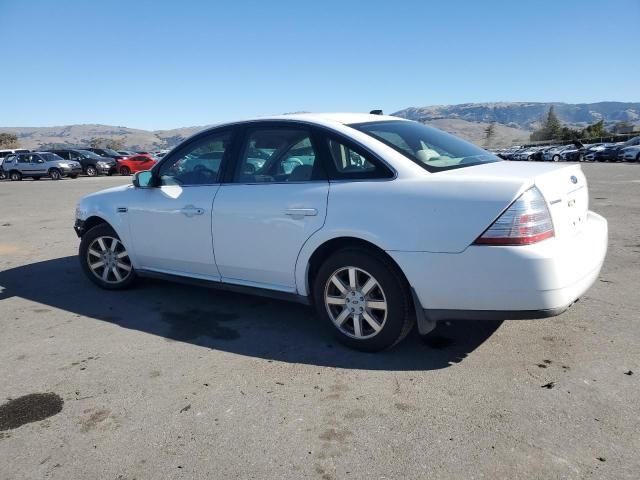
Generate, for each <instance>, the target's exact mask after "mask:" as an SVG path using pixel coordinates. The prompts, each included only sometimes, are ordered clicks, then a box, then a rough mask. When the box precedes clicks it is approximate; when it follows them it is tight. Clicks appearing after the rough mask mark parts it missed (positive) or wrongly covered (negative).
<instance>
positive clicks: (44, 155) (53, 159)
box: [40, 153, 64, 162]
mask: <svg viewBox="0 0 640 480" xmlns="http://www.w3.org/2000/svg"><path fill="white" fill-rule="evenodd" d="M40 156H41V157H42V158H44V159H45V160H46V161H47V162H58V161H60V160H64V158H62V157H60V156H58V155H56V154H55V153H41V154H40Z"/></svg>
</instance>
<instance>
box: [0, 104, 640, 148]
mask: <svg viewBox="0 0 640 480" xmlns="http://www.w3.org/2000/svg"><path fill="white" fill-rule="evenodd" d="M551 106H553V107H554V109H555V112H556V115H557V116H558V118H559V119H560V121H561V122H563V123H565V124H567V125H568V126H571V127H574V128H582V127H584V126H586V125H588V124H590V123H594V122H597V121H599V120H604V121H605V125H607V126H608V127H611V126H613V125H614V124H615V123H617V122H628V123H629V124H631V125H639V126H640V102H613V101H603V102H595V103H564V102H484V103H461V104H455V105H428V106H424V107H407V108H404V109H402V110H399V111H397V112H395V113H393V114H392V115H395V116H398V117H402V118H407V119H410V120H416V121H419V122H423V123H428V124H430V125H433V126H434V127H436V128H440V129H442V130H444V131H447V132H449V133H452V134H455V135H459V136H461V137H463V138H465V139H467V140H469V141H471V142H474V143H477V144H479V145H482V146H485V145H484V139H485V133H484V132H485V129H486V127H487V126H488V125H489V124H490V123H495V133H494V136H493V139H492V145H491V146H507V145H511V144H514V143H522V142H526V141H528V139H529V135H530V133H531V132H532V131H533V130H534V129H535V128H536V127H537V125H538V124H539V122H540V120H541V119H542V118H543V117H544V116H545V115H546V114H547V112H548V110H549V108H550V107H551ZM204 128H207V126H192V127H181V128H174V129H162V130H144V129H139V128H129V127H124V126H115V125H102V124H96V123H89V124H77V125H60V126H53V127H0V133H13V134H16V135H17V136H18V141H19V143H20V146H21V147H23V148H30V149H36V148H42V147H43V146H46V147H47V148H51V147H52V146H58V147H64V146H80V145H87V144H88V143H89V141H90V140H91V139H92V138H96V137H100V138H106V139H115V138H117V139H120V140H122V141H123V143H124V145H125V148H127V149H131V150H159V149H163V148H171V147H173V146H175V145H177V144H178V143H180V142H181V141H182V140H184V139H185V138H187V137H189V136H191V135H193V134H194V133H196V132H198V131H200V130H202V129H204Z"/></svg>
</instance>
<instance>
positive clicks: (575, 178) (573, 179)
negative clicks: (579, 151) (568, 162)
mask: <svg viewBox="0 0 640 480" xmlns="http://www.w3.org/2000/svg"><path fill="white" fill-rule="evenodd" d="M571 183H573V184H574V185H575V184H576V183H578V177H576V176H575V175H571Z"/></svg>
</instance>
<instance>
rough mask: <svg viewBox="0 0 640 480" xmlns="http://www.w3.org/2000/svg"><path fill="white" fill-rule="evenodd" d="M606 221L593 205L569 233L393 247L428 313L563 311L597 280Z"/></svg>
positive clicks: (494, 315)
mask: <svg viewBox="0 0 640 480" xmlns="http://www.w3.org/2000/svg"><path fill="white" fill-rule="evenodd" d="M607 235H608V227H607V221H606V220H605V219H604V218H603V217H601V216H600V215H597V214H595V213H593V212H589V213H588V215H587V221H586V222H585V224H584V227H583V230H582V231H581V232H580V233H578V234H576V235H574V236H572V237H570V238H563V239H559V238H550V239H548V240H545V241H543V242H540V243H537V244H534V245H526V246H524V245H523V246H475V245H472V246H470V247H468V248H467V249H466V250H465V251H464V252H462V253H458V254H444V253H427V252H393V251H391V252H388V253H389V255H391V257H393V258H394V260H395V261H396V262H397V263H398V265H399V266H400V268H401V269H402V270H403V271H404V273H405V275H406V276H407V279H408V281H409V283H410V284H411V286H412V287H413V288H414V290H415V292H416V294H417V296H418V299H419V300H420V303H421V304H422V308H424V309H425V315H426V316H427V317H428V318H429V319H433V320H442V319H445V318H447V319H463V318H464V319H523V318H544V317H550V316H554V315H558V314H560V313H562V312H563V311H565V310H566V309H567V308H569V307H570V306H571V305H572V304H573V303H574V302H575V301H576V300H577V299H578V298H580V296H582V295H583V294H584V293H585V292H586V291H587V290H588V289H589V287H590V286H591V285H592V284H593V282H595V280H596V279H597V277H598V274H599V273H600V268H601V267H602V263H603V261H604V258H605V255H606V250H607Z"/></svg>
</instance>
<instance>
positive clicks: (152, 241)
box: [122, 129, 233, 280]
mask: <svg viewBox="0 0 640 480" xmlns="http://www.w3.org/2000/svg"><path fill="white" fill-rule="evenodd" d="M232 136H233V131H232V130H230V129H227V130H223V131H214V132H211V133H207V134H204V135H201V136H199V137H196V138H195V139H194V140H193V141H191V142H188V143H187V144H186V145H184V146H183V147H182V148H180V149H179V150H177V151H175V152H173V154H172V155H171V157H167V158H166V160H165V161H163V162H162V164H161V165H159V166H158V168H157V169H156V170H154V177H155V181H156V182H157V183H156V184H157V186H155V187H152V188H136V189H134V191H133V192H132V195H131V197H130V200H129V201H128V204H127V205H126V206H124V205H123V206H122V208H127V210H128V216H129V231H130V235H131V239H132V242H133V245H132V247H133V251H134V253H135V257H136V259H137V263H138V265H137V268H140V269H143V270H151V271H159V272H164V273H170V274H176V275H185V276H191V277H197V278H204V279H209V280H219V279H220V275H219V273H218V270H217V268H216V264H215V261H214V256H213V244H212V238H211V215H212V207H213V200H214V198H215V196H216V193H217V192H218V189H219V188H220V172H221V168H222V165H223V164H224V162H223V161H224V160H225V157H226V155H227V154H228V151H229V149H228V146H229V145H230V143H231V139H232ZM130 248H131V247H130Z"/></svg>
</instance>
